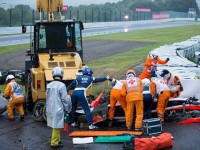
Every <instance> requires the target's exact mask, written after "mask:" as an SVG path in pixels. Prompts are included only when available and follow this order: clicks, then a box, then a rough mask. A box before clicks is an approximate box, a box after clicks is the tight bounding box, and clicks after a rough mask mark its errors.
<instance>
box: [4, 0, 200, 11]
mask: <svg viewBox="0 0 200 150" xmlns="http://www.w3.org/2000/svg"><path fill="white" fill-rule="evenodd" d="M119 1H122V0H63V4H64V5H68V6H78V5H90V4H104V3H106V2H110V3H116V2H119ZM196 1H197V3H198V5H199V6H200V0H196ZM3 3H6V4H3ZM18 4H25V5H30V6H31V7H32V8H35V7H36V0H0V7H4V8H5V9H8V8H10V7H14V6H15V5H18Z"/></svg>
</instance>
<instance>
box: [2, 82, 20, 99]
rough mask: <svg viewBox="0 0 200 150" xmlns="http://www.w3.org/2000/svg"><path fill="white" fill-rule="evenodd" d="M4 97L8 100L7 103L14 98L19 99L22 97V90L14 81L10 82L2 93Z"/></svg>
mask: <svg viewBox="0 0 200 150" xmlns="http://www.w3.org/2000/svg"><path fill="white" fill-rule="evenodd" d="M4 96H5V97H6V98H9V101H11V100H13V99H15V98H21V97H24V95H23V92H22V89H21V87H20V85H19V84H17V82H16V81H15V80H11V81H10V83H8V85H7V86H6V89H5V91H4Z"/></svg>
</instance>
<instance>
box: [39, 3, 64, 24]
mask: <svg viewBox="0 0 200 150" xmlns="http://www.w3.org/2000/svg"><path fill="white" fill-rule="evenodd" d="M36 5H37V11H38V12H40V21H42V12H47V16H48V17H47V18H48V21H50V22H52V21H54V14H53V13H54V12H59V15H60V21H61V20H62V19H61V12H62V11H63V9H62V8H63V1H62V0H37V4H36Z"/></svg>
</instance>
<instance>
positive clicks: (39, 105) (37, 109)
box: [33, 100, 46, 121]
mask: <svg viewBox="0 0 200 150" xmlns="http://www.w3.org/2000/svg"><path fill="white" fill-rule="evenodd" d="M45 105H46V102H45V100H38V101H37V102H36V103H35V105H34V107H33V119H34V120H36V121H44V118H43V109H44V107H45Z"/></svg>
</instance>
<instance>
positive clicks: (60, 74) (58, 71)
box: [52, 67, 64, 78]
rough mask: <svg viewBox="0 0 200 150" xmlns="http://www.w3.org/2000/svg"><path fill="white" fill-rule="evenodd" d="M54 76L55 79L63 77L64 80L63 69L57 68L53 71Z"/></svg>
mask: <svg viewBox="0 0 200 150" xmlns="http://www.w3.org/2000/svg"><path fill="white" fill-rule="evenodd" d="M52 76H53V78H55V77H61V78H63V76H64V71H63V69H62V68H60V67H55V68H54V69H53V71H52Z"/></svg>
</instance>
